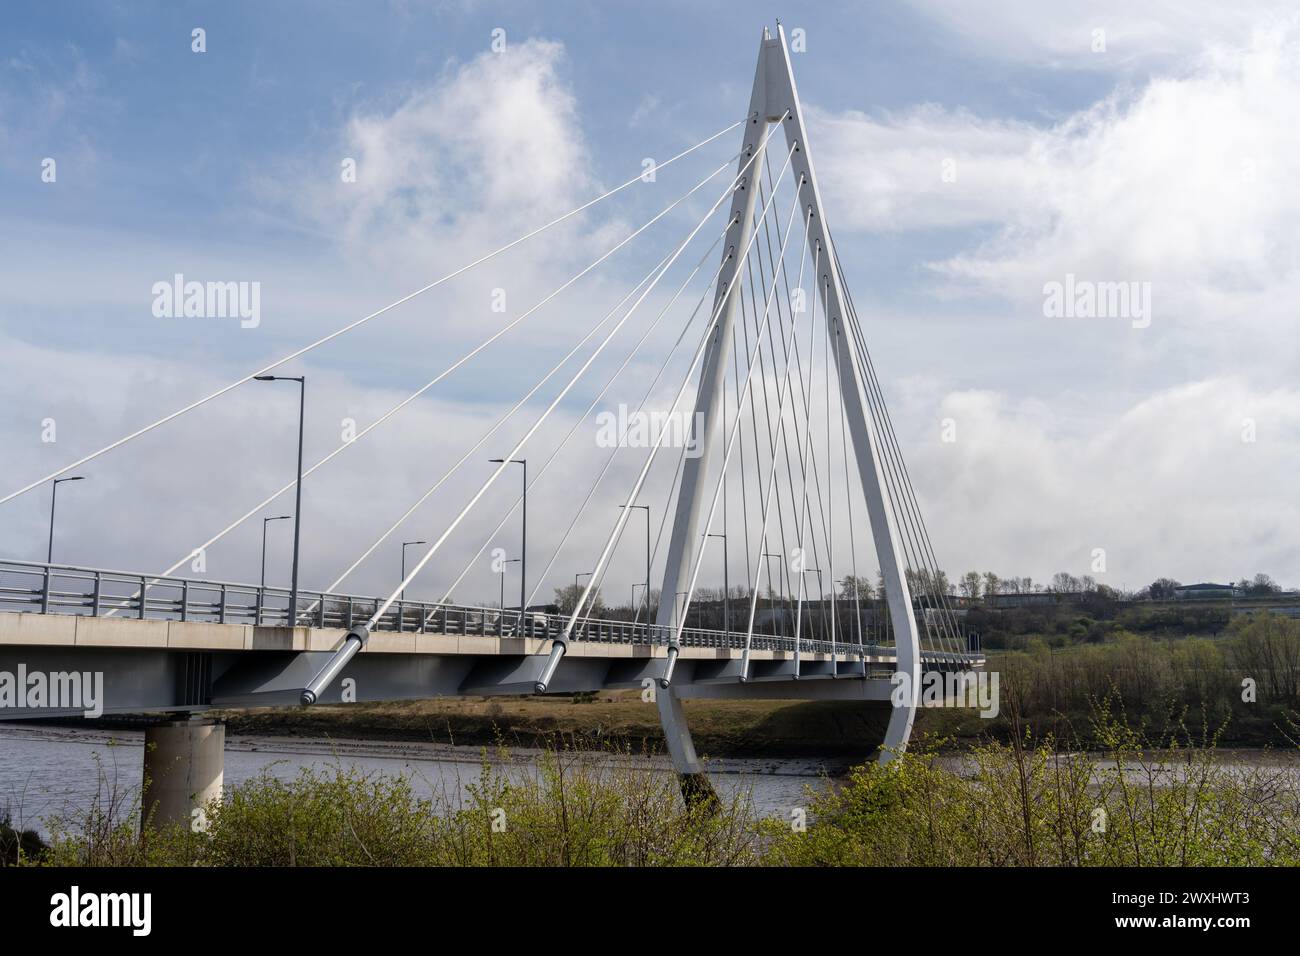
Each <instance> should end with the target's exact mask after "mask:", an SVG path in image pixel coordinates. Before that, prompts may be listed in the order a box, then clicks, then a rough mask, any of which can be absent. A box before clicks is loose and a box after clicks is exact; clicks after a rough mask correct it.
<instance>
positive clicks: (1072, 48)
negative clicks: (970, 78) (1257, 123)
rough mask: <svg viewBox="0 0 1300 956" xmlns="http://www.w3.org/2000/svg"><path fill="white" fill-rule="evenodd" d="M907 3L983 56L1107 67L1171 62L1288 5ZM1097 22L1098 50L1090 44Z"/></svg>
mask: <svg viewBox="0 0 1300 956" xmlns="http://www.w3.org/2000/svg"><path fill="white" fill-rule="evenodd" d="M912 6H913V7H914V8H916V9H917V10H918V11H919V12H920V13H922V14H924V15H925V16H926V17H927V18H929V19H930V20H931V21H932V22H933V23H935V24H937V25H938V26H940V27H941V28H943V29H944V30H946V31H947V32H948V33H949V34H950V35H951V36H952V37H953V38H954V39H956V40H957V41H958V42H959V43H961V44H962V45H964V46H968V47H970V48H973V49H977V50H978V51H979V53H980V55H982V56H986V57H998V58H1002V59H1006V60H1011V61H1016V62H1020V63H1027V64H1032V65H1034V66H1047V67H1056V68H1061V69H1072V70H1097V71H1106V72H1110V71H1119V70H1128V69H1140V68H1147V67H1151V66H1160V65H1164V64H1168V63H1172V62H1177V61H1179V60H1182V59H1185V58H1187V57H1190V56H1194V55H1196V54H1197V53H1199V52H1200V50H1201V49H1202V48H1203V47H1204V46H1205V45H1206V44H1207V43H1216V42H1228V43H1234V44H1240V43H1244V42H1246V41H1248V40H1249V37H1250V34H1251V32H1252V30H1253V29H1254V27H1255V26H1256V25H1257V24H1260V23H1264V22H1268V21H1272V20H1276V19H1279V18H1282V17H1287V16H1290V15H1291V14H1293V12H1294V8H1293V6H1292V5H1291V4H1290V3H1288V2H1286V0H1240V2H1236V3H1230V4H1225V3H1219V2H1217V0H1148V2H1145V3H1141V4H1135V3H1132V2H1128V0H1058V2H1055V3H1039V2H1036V0H1005V2H1002V3H996V4H971V3H964V2H962V0H912ZM1097 30H1101V31H1103V33H1104V40H1105V44H1104V45H1105V48H1104V50H1097V49H1094V46H1095V39H1096V38H1095V35H1094V31H1097Z"/></svg>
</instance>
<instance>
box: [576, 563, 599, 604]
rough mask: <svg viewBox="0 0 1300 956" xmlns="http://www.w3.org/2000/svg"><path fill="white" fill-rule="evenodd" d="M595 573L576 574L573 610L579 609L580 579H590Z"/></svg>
mask: <svg viewBox="0 0 1300 956" xmlns="http://www.w3.org/2000/svg"><path fill="white" fill-rule="evenodd" d="M594 573H595V572H594V571H583V572H581V573H579V574H575V575H574V576H573V608H574V610H577V608H578V578H588V577H591V575H592V574H594Z"/></svg>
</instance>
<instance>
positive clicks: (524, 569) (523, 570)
mask: <svg viewBox="0 0 1300 956" xmlns="http://www.w3.org/2000/svg"><path fill="white" fill-rule="evenodd" d="M489 460H490V461H492V462H493V463H495V464H498V465H503V464H505V463H506V459H505V458H492V459H489ZM509 461H510V464H512V465H523V467H524V500H523V514H522V515H521V517H522V519H523V522H522V524H523V531H522V535H521V537H522V543H521V544H520V546H519V557H520V558H521V561H522V563H521V564H520V567H519V621H520V623H521V624H522V623H523V620H524V610H525V608H524V584H525V582H526V581H527V580H528V459H527V458H511V459H509ZM502 610H505V607H504V605H503V606H502Z"/></svg>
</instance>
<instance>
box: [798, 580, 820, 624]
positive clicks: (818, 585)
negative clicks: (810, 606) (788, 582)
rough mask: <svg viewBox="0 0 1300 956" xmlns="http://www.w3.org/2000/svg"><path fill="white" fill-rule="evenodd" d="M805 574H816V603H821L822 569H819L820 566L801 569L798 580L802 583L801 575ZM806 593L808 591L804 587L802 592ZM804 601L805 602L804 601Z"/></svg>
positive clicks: (809, 616) (810, 619)
mask: <svg viewBox="0 0 1300 956" xmlns="http://www.w3.org/2000/svg"><path fill="white" fill-rule="evenodd" d="M805 574H816V575H817V603H818V604H821V600H822V569H821V568H804V569H803V571H802V572H800V577H799V581H800V583H801V584H802V583H803V575H805ZM807 593H808V589H807V588H804V594H807ZM805 603H807V602H805ZM808 623H809V624H811V623H812V615H811V614H810V615H808Z"/></svg>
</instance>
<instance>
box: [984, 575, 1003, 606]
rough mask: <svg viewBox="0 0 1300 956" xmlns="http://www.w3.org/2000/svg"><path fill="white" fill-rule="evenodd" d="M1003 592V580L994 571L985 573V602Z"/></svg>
mask: <svg viewBox="0 0 1300 956" xmlns="http://www.w3.org/2000/svg"><path fill="white" fill-rule="evenodd" d="M1001 590H1002V579H1001V578H1000V577H998V576H997V575H996V574H994V573H993V572H992V571H985V572H984V600H985V601H988V600H989V599H990V598H991V597H993V595H995V594H997V593H998V592H999V591H1001Z"/></svg>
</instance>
